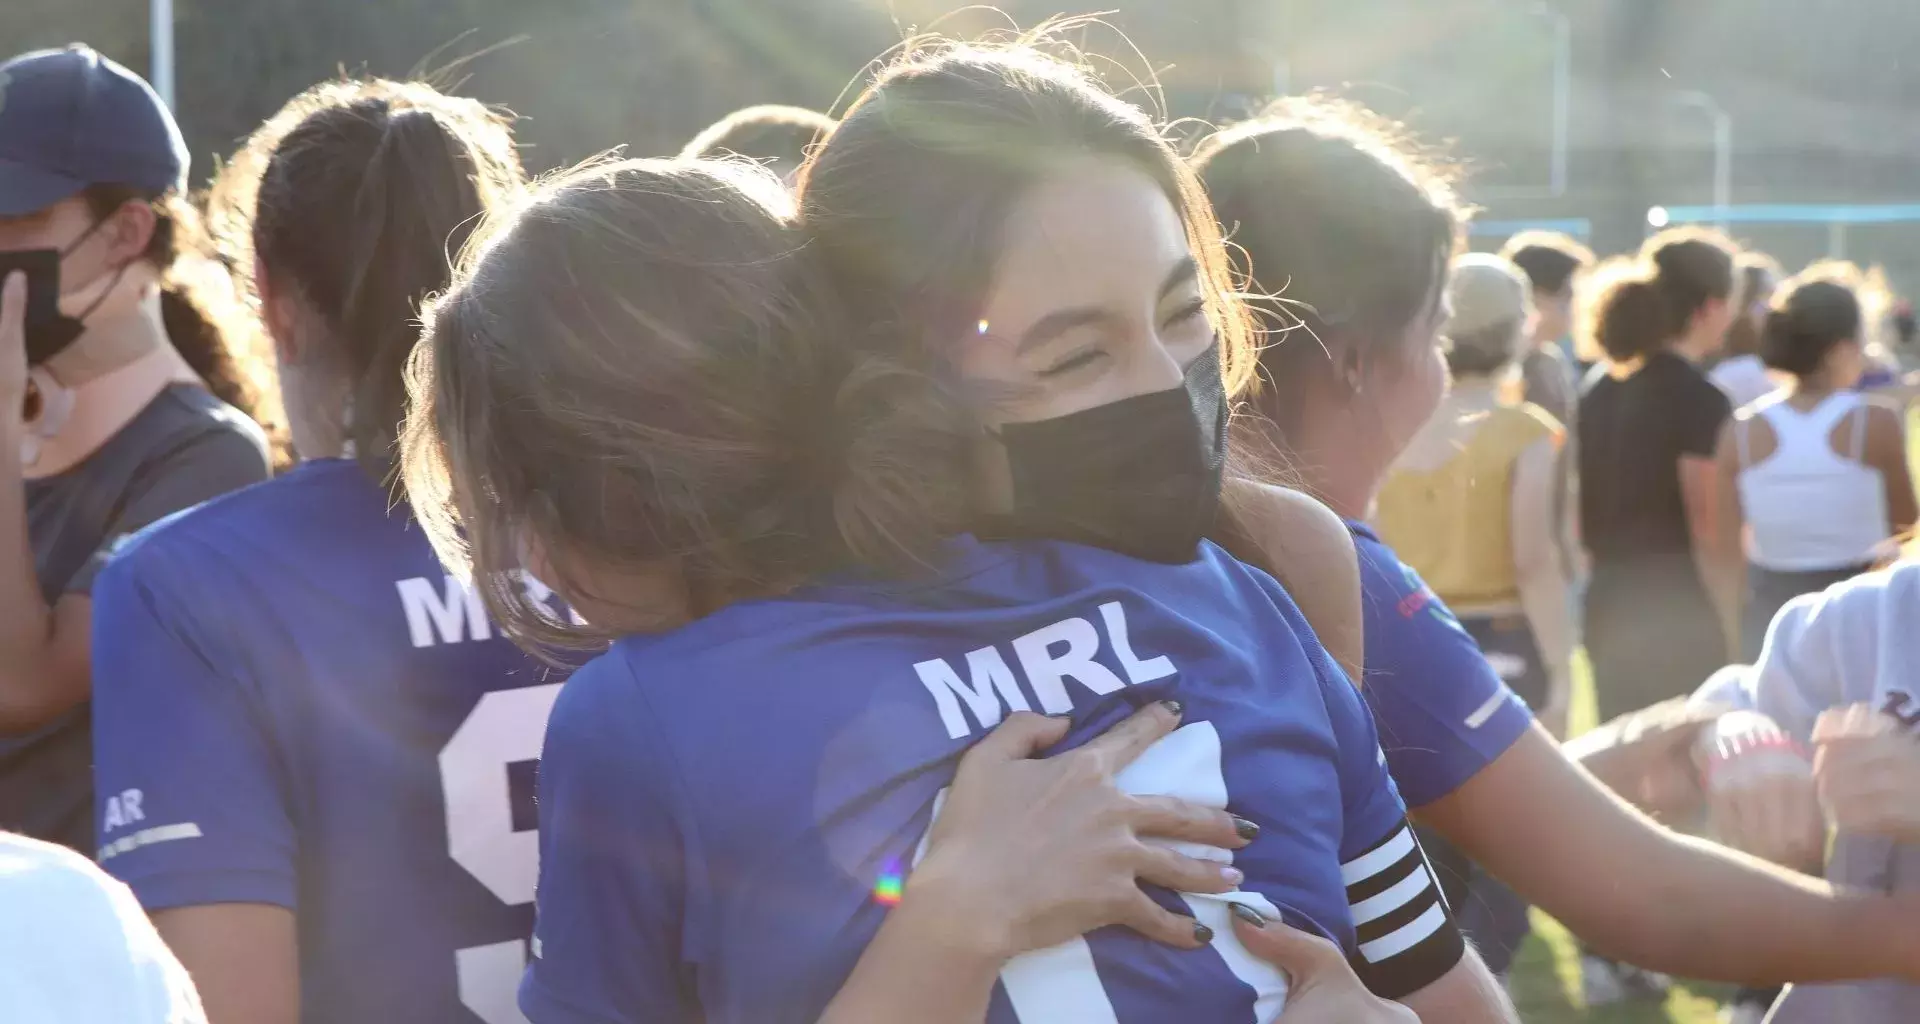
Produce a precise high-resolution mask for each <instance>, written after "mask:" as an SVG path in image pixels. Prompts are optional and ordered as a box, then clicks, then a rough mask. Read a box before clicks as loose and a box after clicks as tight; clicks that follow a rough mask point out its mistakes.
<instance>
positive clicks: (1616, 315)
mask: <svg viewBox="0 0 1920 1024" xmlns="http://www.w3.org/2000/svg"><path fill="white" fill-rule="evenodd" d="M1671 325H1672V311H1671V307H1670V305H1669V299H1668V296H1667V294H1666V293H1665V292H1664V291H1662V290H1661V287H1660V284H1659V281H1658V280H1657V279H1656V276H1655V274H1654V271H1653V268H1651V267H1649V266H1648V265H1646V264H1645V263H1643V262H1641V261H1638V260H1632V259H1628V258H1626V257H1616V258H1614V259H1611V260H1608V261H1606V262H1605V263H1602V264H1600V266H1599V267H1597V268H1595V269H1594V271H1593V276H1592V278H1591V289H1590V291H1589V292H1588V295H1587V299H1586V301H1585V303H1584V304H1583V306H1582V309H1581V318H1580V324H1579V329H1578V331H1577V332H1576V336H1577V338H1578V342H1577V345H1578V348H1579V350H1580V352H1581V355H1582V357H1583V358H1588V359H1602V358H1605V359H1610V360H1613V361H1614V362H1617V363H1625V362H1631V361H1633V360H1634V359H1637V358H1639V357H1641V356H1644V355H1647V354H1649V353H1651V352H1655V351H1658V350H1659V349H1660V348H1662V347H1663V346H1664V344H1665V342H1664V338H1665V336H1666V332H1667V331H1668V329H1669V328H1670V327H1671ZM1649 339H1653V341H1652V343H1651V344H1650V342H1649Z"/></svg>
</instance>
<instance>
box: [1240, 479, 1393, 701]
mask: <svg viewBox="0 0 1920 1024" xmlns="http://www.w3.org/2000/svg"><path fill="white" fill-rule="evenodd" d="M1227 487H1228V492H1227V508H1228V509H1230V510H1231V512H1232V514H1233V515H1235V516H1236V517H1238V518H1239V520H1240V522H1239V525H1240V528H1241V529H1242V530H1243V531H1245V532H1246V534H1247V535H1248V537H1249V539H1250V540H1251V541H1252V543H1253V544H1254V545H1256V546H1257V548H1258V549H1259V553H1260V555H1261V556H1262V557H1261V558H1260V559H1258V560H1255V561H1252V562H1251V563H1250V564H1255V565H1258V566H1259V567H1261V568H1263V569H1266V570H1267V571H1269V572H1271V573H1272V574H1273V576H1274V578H1275V579H1278V580H1279V581H1280V584H1281V585H1282V586H1284V587H1286V588H1287V595H1288V596H1289V597H1292V598H1293V600H1294V603H1295V604H1297V605H1299V606H1300V612H1301V614H1303V615H1305V616H1306V617H1307V625H1309V626H1312V627H1313V632H1314V635H1315V636H1317V637H1319V638H1320V644H1321V646H1323V647H1325V648H1326V649H1327V653H1328V654H1331V655H1333V660H1334V661H1335V662H1336V663H1337V664H1338V665H1339V666H1340V667H1341V668H1342V669H1343V670H1345V671H1346V673H1347V678H1348V679H1350V680H1352V681H1353V682H1354V683H1355V684H1356V685H1357V684H1358V683H1359V682H1360V672H1361V668H1362V666H1363V665H1364V664H1365V662H1366V637H1365V634H1364V632H1363V630H1362V627H1361V612H1360V566H1359V560H1358V556H1357V555H1356V553H1355V551H1354V547H1353V534H1352V533H1350V532H1349V531H1348V530H1347V524H1346V523H1343V522H1341V521H1340V517H1339V516H1338V515H1335V514H1334V511H1333V510H1332V509H1330V508H1328V507H1327V506H1326V505H1324V504H1321V503H1320V501H1319V500H1318V499H1316V498H1314V497H1313V496H1312V495H1310V494H1306V493H1304V492H1302V491H1296V490H1291V489H1289V488H1285V487H1279V486H1275V485H1273V484H1264V483H1259V482H1257V481H1252V480H1234V481H1229V482H1228V484H1227ZM1235 554H1236V555H1240V554H1244V553H1242V552H1235Z"/></svg>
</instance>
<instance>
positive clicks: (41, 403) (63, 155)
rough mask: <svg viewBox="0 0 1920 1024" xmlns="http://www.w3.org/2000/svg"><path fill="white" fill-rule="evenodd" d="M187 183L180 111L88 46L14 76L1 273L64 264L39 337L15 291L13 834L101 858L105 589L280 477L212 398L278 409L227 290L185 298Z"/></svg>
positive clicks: (5, 763) (0, 460) (11, 362)
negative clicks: (123, 555) (128, 544)
mask: <svg viewBox="0 0 1920 1024" xmlns="http://www.w3.org/2000/svg"><path fill="white" fill-rule="evenodd" d="M186 170H187V154H186V147H185V144H184V143H183V142H182V140H181V137H180V130H179V128H178V127H177V126H176V125H175V124H174V121H173V117H172V115H171V114H169V113H168V111H167V109H166V107H165V105H163V104H162V103H161V102H160V99H159V98H158V97H157V96H155V95H154V93H153V90H152V89H151V88H149V87H148V86H147V84H146V83H145V82H143V81H141V80H140V78H139V77H138V76H136V75H134V74H133V73H132V72H130V71H128V70H127V69H126V68H123V67H121V66H120V65H118V64H115V63H114V62H112V61H110V60H108V59H106V58H104V57H102V56H100V55H99V54H98V53H95V52H94V51H93V50H91V49H88V48H86V47H84V46H78V45H75V46H71V47H68V48H66V49H62V50H42V51H36V52H33V53H27V54H23V55H21V56H18V57H15V58H13V59H11V60H9V61H7V62H6V63H4V64H0V259H4V258H5V257H8V256H11V255H14V254H18V253H22V252H26V251H33V250H39V251H41V252H42V253H46V254H48V255H47V257H46V258H48V259H50V260H55V261H57V265H58V281H57V283H56V282H51V281H46V280H44V279H42V280H38V281H36V282H35V283H34V287H36V288H37V287H42V286H45V285H52V286H53V290H55V291H56V292H57V295H58V299H57V307H58V314H59V315H58V316H57V317H55V318H53V319H51V320H46V321H42V322H36V323H33V324H28V323H27V322H26V309H27V306H28V292H29V288H28V281H27V279H26V275H25V274H21V273H15V274H12V275H9V276H8V277H7V279H6V281H5V285H4V293H0V829H4V830H10V831H16V832H22V833H25V834H27V835H30V836H34V837H37V838H41V839H46V840H51V841H54V842H59V843H62V844H65V845H68V846H71V847H73V848H75V849H78V850H80V851H82V852H86V853H89V854H91V852H92V850H93V845H94V843H93V835H94V828H93V822H92V817H93V815H92V807H93V792H92V783H91V770H90V767H91V764H92V746H91V737H90V736H89V726H88V717H89V716H88V709H87V705H86V702H87V697H88V692H89V669H90V665H91V652H90V650H89V645H90V642H91V626H90V622H89V618H90V614H91V604H92V602H91V601H90V599H89V597H88V594H89V590H90V587H91V585H92V581H93V579H94V576H95V574H96V573H97V572H98V570H99V568H100V567H101V565H102V564H103V563H104V562H105V560H106V558H107V556H108V554H109V553H110V552H111V550H112V549H113V547H114V545H115V544H116V543H117V542H118V541H119V540H120V539H121V538H123V537H126V536H127V535H129V534H131V533H133V532H135V531H137V530H139V529H140V528H141V527H143V526H146V525H147V524H149V523H151V522H154V521H155V520H157V519H160V518H162V517H164V516H167V515H170V514H172V513H174V512H178V511H180V510H181V509H184V508H187V507H190V506H192V505H195V504H197V503H199V502H201V501H203V500H205V499H207V498H210V497H213V496H214V495H217V494H220V493H222V492H225V491H230V490H233V489H235V488H238V487H242V486H245V485H247V484H250V483H254V482H256V481H259V480H262V479H265V478H266V476H267V474H268V468H269V466H268V455H267V448H266V445H265V440H264V437H263V435H262V432H261V430H260V428H259V427H258V426H257V425H256V424H255V423H254V422H253V421H252V420H250V419H249V418H248V417H247V416H246V415H244V414H242V413H241V412H239V411H238V410H236V409H235V408H233V407H232V406H231V405H229V404H228V403H227V402H224V401H222V400H221V398H220V397H219V396H216V394H214V393H213V392H212V391H210V390H209V387H210V386H214V387H218V388H220V389H222V390H223V391H225V392H226V393H227V394H229V395H231V396H233V397H234V398H236V399H242V398H246V397H250V396H251V395H255V394H259V393H262V392H261V389H259V388H258V387H255V386H252V385H251V384H250V383H249V382H248V381H246V380H245V378H244V375H243V374H242V373H241V372H240V364H241V363H242V362H243V361H242V360H240V359H238V358H237V357H236V354H235V352H234V350H233V349H232V348H230V347H229V346H227V345H225V344H224V339H223V337H222V336H221V334H220V332H219V331H217V330H215V329H213V328H211V326H210V324H211V323H212V322H213V321H212V320H211V319H210V318H209V317H208V316H207V315H206V314H205V313H204V312H203V310H205V309H207V308H209V306H210V303H208V301H207V299H206V296H207V295H208V294H211V292H210V291H209V290H208V289H207V288H206V287H204V285H205V282H207V281H209V280H213V279H214V278H215V277H217V275H212V274H210V273H209V274H207V275H205V276H203V277H201V278H199V279H198V280H197V281H196V282H195V284H196V285H199V286H201V287H198V288H196V289H195V291H194V294H193V295H189V294H187V292H188V290H189V285H188V283H187V282H186V281H185V279H184V277H185V271H186V269H187V268H185V267H183V266H182V265H181V263H182V261H180V260H178V259H177V258H176V257H178V256H179V255H180V253H181V252H182V250H183V249H184V248H185V247H186V246H185V243H186V242H187V241H188V240H189V239H188V236H189V235H190V234H191V231H192V229H193V228H194V226H195V222H194V221H193V220H192V214H191V210H190V208H188V207H187V206H186V205H185V204H184V203H183V202H182V201H181V200H180V193H181V187H182V182H183V181H184V180H185V177H186ZM200 269H202V270H205V268H204V267H202V268H200ZM29 351H32V352H34V353H36V357H35V358H33V359H31V360H30V358H29V356H28V354H27V353H28V352H29ZM30 362H31V364H32V365H29V364H30ZM29 557H30V559H31V560H29Z"/></svg>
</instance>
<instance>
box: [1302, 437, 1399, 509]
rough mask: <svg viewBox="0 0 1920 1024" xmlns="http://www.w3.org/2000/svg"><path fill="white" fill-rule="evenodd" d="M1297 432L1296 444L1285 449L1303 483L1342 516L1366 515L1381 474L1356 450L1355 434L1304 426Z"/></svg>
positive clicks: (1378, 485) (1378, 486)
mask: <svg viewBox="0 0 1920 1024" xmlns="http://www.w3.org/2000/svg"><path fill="white" fill-rule="evenodd" d="M1298 433H1299V435H1300V437H1299V438H1298V439H1297V441H1296V442H1295V443H1293V444H1291V445H1282V448H1283V449H1284V450H1285V452H1286V456H1287V461H1288V463H1289V464H1290V465H1289V468H1291V469H1292V470H1293V471H1294V472H1295V473H1296V474H1297V475H1298V477H1299V480H1300V485H1301V486H1302V487H1303V488H1304V489H1305V490H1306V491H1307V492H1308V493H1310V494H1312V495H1313V496H1314V497H1316V498H1319V499H1320V500H1321V501H1322V502H1325V503H1326V505H1327V507H1328V508H1331V509H1333V510H1334V512H1336V513H1338V514H1339V515H1340V516H1341V517H1343V518H1346V519H1365V518H1367V514H1368V513H1369V512H1371V511H1372V510H1373V499H1374V496H1375V494H1376V493H1377V492H1378V491H1379V490H1380V473H1379V472H1378V471H1376V470H1375V469H1374V468H1372V466H1371V463H1370V462H1369V461H1368V460H1367V459H1366V458H1364V457H1363V456H1361V455H1360V454H1359V453H1358V452H1356V451H1355V450H1354V449H1355V447H1356V446H1355V445H1354V443H1353V438H1352V436H1351V435H1350V434H1346V435H1345V436H1329V434H1328V433H1327V432H1324V431H1322V430H1316V429H1314V428H1312V427H1302V428H1301V429H1300V430H1299V431H1298ZM1335 433H1339V434H1345V432H1344V431H1336V432H1335Z"/></svg>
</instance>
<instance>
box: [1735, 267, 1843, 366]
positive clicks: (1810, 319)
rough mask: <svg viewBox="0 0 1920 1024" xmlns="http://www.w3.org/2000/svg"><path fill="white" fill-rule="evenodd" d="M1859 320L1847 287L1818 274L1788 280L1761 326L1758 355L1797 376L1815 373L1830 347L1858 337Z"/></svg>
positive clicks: (1769, 364) (1770, 363)
mask: <svg viewBox="0 0 1920 1024" xmlns="http://www.w3.org/2000/svg"><path fill="white" fill-rule="evenodd" d="M1861 319H1862V317H1861V312H1860V297H1859V296H1858V295H1856V294H1855V293H1854V291H1853V289H1852V288H1850V287H1848V286H1847V285H1845V284H1842V283H1841V282H1838V281H1832V280H1822V279H1817V278H1816V279H1812V280H1805V281H1799V282H1788V283H1787V284H1786V285H1785V286H1783V287H1782V288H1781V290H1780V293H1779V295H1777V296H1776V297H1775V298H1774V302H1773V307H1772V308H1771V309H1769V310H1768V311H1767V319H1766V323H1765V324H1764V325H1762V327H1761V328H1760V358H1761V359H1762V360H1763V361H1764V362H1765V363H1766V364H1767V365H1768V366H1770V367H1772V368H1773V369H1776V370H1779V371H1781V372H1782V373H1791V374H1793V375H1794V376H1796V377H1803V376H1806V375H1807V374H1810V373H1814V372H1817V371H1818V370H1819V369H1820V367H1821V366H1822V365H1823V364H1825V362H1826V360H1827V354H1828V353H1830V352H1832V351H1833V348H1834V346H1836V345H1838V344H1840V343H1841V342H1845V341H1858V340H1859V338H1860V327H1861Z"/></svg>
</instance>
